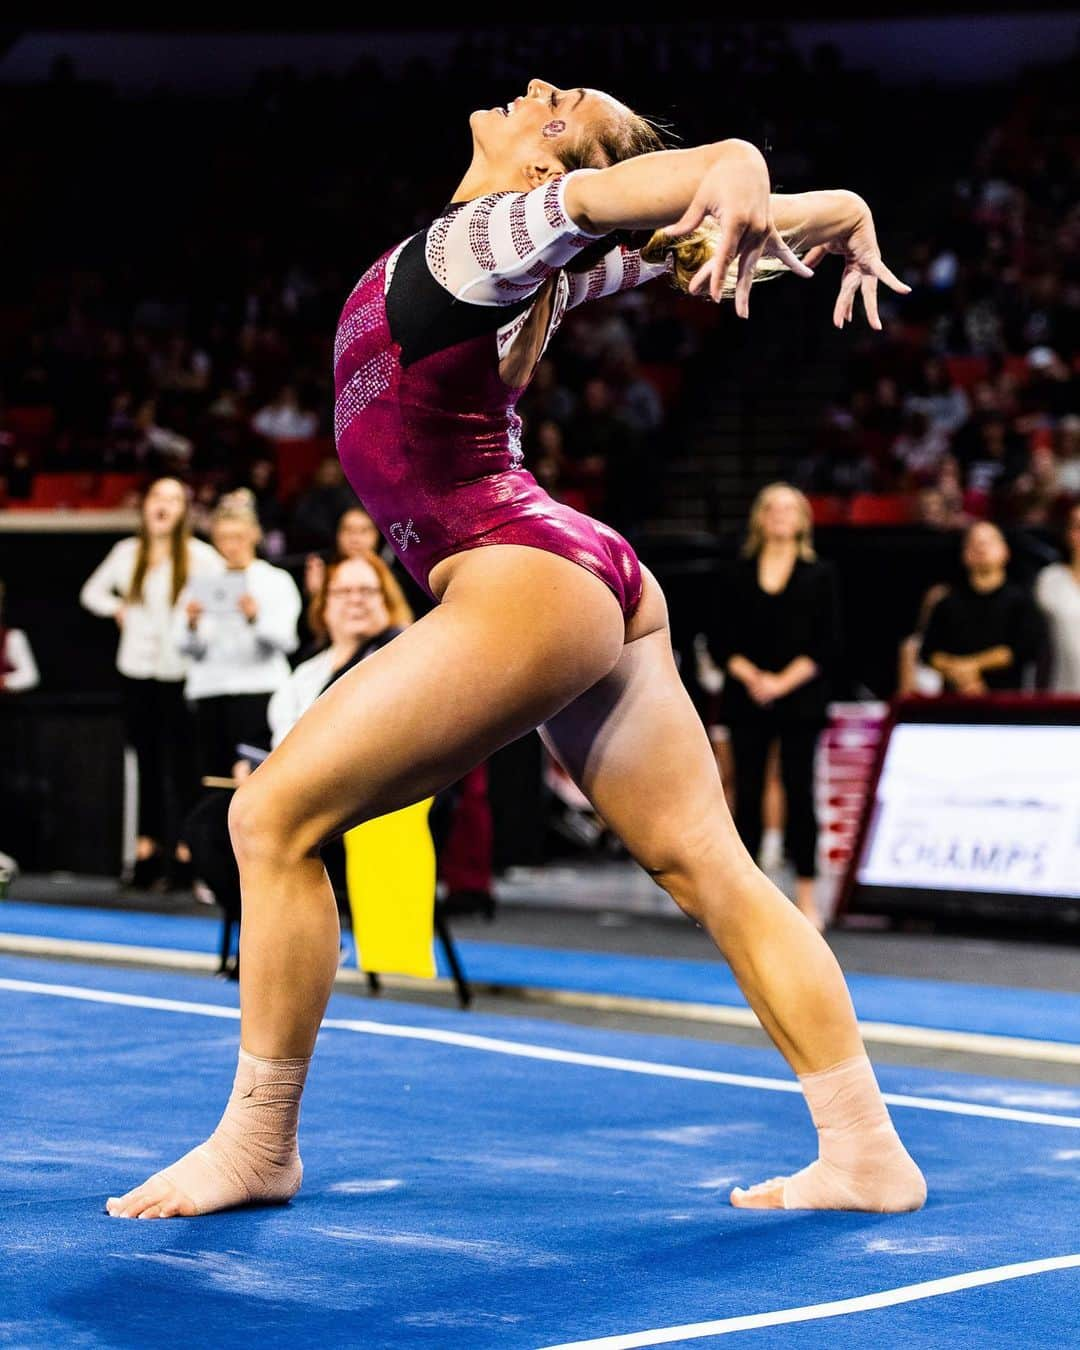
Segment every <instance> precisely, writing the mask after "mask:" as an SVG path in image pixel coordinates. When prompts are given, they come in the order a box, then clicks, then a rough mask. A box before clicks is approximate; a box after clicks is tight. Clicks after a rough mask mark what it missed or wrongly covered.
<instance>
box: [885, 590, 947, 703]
mask: <svg viewBox="0 0 1080 1350" xmlns="http://www.w3.org/2000/svg"><path fill="white" fill-rule="evenodd" d="M948 593H949V588H948V586H946V585H944V584H943V583H938V584H937V585H935V586H931V587H930V589H929V590H928V591H927V592H926V594H925V595H924V596H923V598H922V600H921V601H920V602H919V612H918V615H917V616H916V620H915V630H914V632H912V633H909V634H908V636H907V637H906V638H904V639H903V640H902V641H901V643H900V648H899V655H898V663H897V677H896V696H897V698H909V697H910V696H911V695H912V694H928V695H934V694H940V693H941V692H942V689H943V687H944V681H943V679H942V676H941V673H940V672H939V671H937V670H934V669H933V668H932V667H930V666H928V665H927V664H926V663H925V662H924V661H923V659H922V646H923V641H924V639H925V637H926V625H927V624H928V623H929V622H930V615H931V614H932V613H933V612H934V606H935V605H936V604H937V603H938V601H939V600H941V599H943V598H944V597H945V596H946V595H948Z"/></svg>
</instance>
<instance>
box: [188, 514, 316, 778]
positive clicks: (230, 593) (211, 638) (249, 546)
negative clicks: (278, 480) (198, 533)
mask: <svg viewBox="0 0 1080 1350" xmlns="http://www.w3.org/2000/svg"><path fill="white" fill-rule="evenodd" d="M260 537H261V531H260V528H259V520H258V517H257V515H256V514H255V503H254V499H253V497H252V495H251V493H250V492H249V491H248V490H247V489H245V488H241V489H239V490H237V491H236V492H230V493H227V494H226V495H225V496H224V497H222V499H221V501H220V502H219V503H218V506H217V509H216V510H215V512H214V515H213V520H212V523H211V538H212V539H213V541H214V547H215V548H216V549H217V551H218V553H219V554H220V555H221V558H222V559H223V561H224V569H223V571H222V572H221V573H220V574H219V575H217V576H215V577H212V578H205V579H196V580H193V581H192V582H191V583H190V584H189V586H188V587H187V589H186V590H185V591H184V592H183V593H182V595H181V596H180V603H179V605H178V612H177V615H176V619H175V621H174V629H175V637H176V642H177V645H178V647H179V649H180V650H181V652H183V653H184V655H185V656H187V657H188V658H189V665H188V672H187V682H186V685H185V688H184V693H185V696H186V698H187V700H188V702H189V703H190V705H191V707H192V710H193V711H194V715H195V728H196V743H197V745H198V756H199V772H200V774H201V775H202V776H203V777H206V776H208V775H214V776H218V777H223V776H225V775H227V774H229V773H231V771H232V766H233V764H234V763H235V761H236V756H237V749H236V747H237V745H238V744H240V743H245V744H248V745H262V744H264V743H265V740H266V735H267V722H266V715H267V714H266V710H267V705H268V703H269V702H270V696H271V694H273V693H274V692H275V691H276V690H278V689H280V688H281V686H282V685H283V684H284V683H285V681H286V680H287V679H288V678H289V663H288V661H287V660H286V656H287V654H288V653H289V652H292V651H295V650H296V646H297V642H298V638H297V631H296V625H297V621H298V619H299V618H300V608H301V600H300V593H299V591H298V590H297V589H296V584H295V583H294V581H293V579H292V577H290V576H289V574H288V572H286V571H285V570H284V568H281V567H274V566H273V565H272V564H271V563H268V562H265V561H264V560H263V559H261V558H259V557H257V556H256V549H257V548H258V544H259V540H260Z"/></svg>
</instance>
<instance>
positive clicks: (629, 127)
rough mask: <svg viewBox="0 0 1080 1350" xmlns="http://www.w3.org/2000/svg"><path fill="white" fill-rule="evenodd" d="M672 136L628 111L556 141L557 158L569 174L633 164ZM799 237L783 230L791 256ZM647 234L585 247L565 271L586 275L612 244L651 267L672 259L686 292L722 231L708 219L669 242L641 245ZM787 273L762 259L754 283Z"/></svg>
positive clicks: (726, 290)
mask: <svg viewBox="0 0 1080 1350" xmlns="http://www.w3.org/2000/svg"><path fill="white" fill-rule="evenodd" d="M671 135H672V133H671V129H670V127H668V126H666V125H664V124H663V123H660V122H657V121H654V120H653V119H652V118H649V117H642V116H641V114H640V113H636V112H633V111H632V110H630V109H627V110H626V115H625V116H623V117H611V118H606V119H605V120H604V121H603V122H601V123H600V125H599V126H595V127H593V128H591V129H590V130H589V131H588V132H586V133H585V134H584V135H583V136H579V137H578V138H577V140H576V141H569V142H568V141H565V140H564V141H557V142H556V143H555V153H556V154H557V155H558V157H559V161H560V163H561V164H562V165H563V167H564V168H565V169H566V171H567V172H568V173H569V172H570V171H572V170H573V169H605V168H607V167H608V166H609V165H611V164H621V163H622V162H623V161H624V160H627V159H635V158H637V156H638V155H648V154H652V153H655V152H656V151H657V150H665V149H667V148H668V140H667V139H665V137H671ZM802 233H803V231H802V227H800V228H797V229H792V230H784V231H781V238H782V239H783V240H784V243H785V244H787V246H788V247H789V248H790V249H791V250H792V251H793V252H794V253H798V252H799V248H800V247H801V244H802V238H801V236H802ZM645 234H646V232H644V231H630V230H615V231H613V232H612V233H611V234H606V235H604V237H603V238H602V239H600V240H598V241H597V242H596V243H595V244H593V245H591V246H590V247H589V248H586V249H583V250H582V251H581V252H580V253H579V254H578V255H577V256H576V257H575V258H574V259H573V260H572V261H571V262H570V263H569V264H568V265H567V271H570V272H584V271H589V270H590V269H591V268H592V267H593V266H594V265H595V264H596V262H598V261H599V259H600V258H601V257H602V256H603V255H604V253H606V252H607V251H608V250H609V249H610V248H611V247H612V244H613V243H619V244H626V245H628V246H631V247H635V248H640V249H641V256H642V258H644V260H645V261H646V262H649V263H663V262H666V261H667V259H668V258H672V259H673V260H674V265H673V268H672V280H673V281H674V283H675V285H676V287H677V288H678V289H679V290H681V291H687V292H689V290H690V280H691V278H692V277H693V275H694V273H695V272H697V271H698V269H699V268H701V267H703V266H704V264H705V263H706V262H708V260H709V259H710V258H711V257H712V255H713V254H714V253H715V252H716V241H717V239H718V238H719V237H720V226H719V224H718V223H717V221H716V220H715V219H714V218H713V217H712V216H706V217H705V219H704V220H703V221H702V223H701V224H700V225H699V226H698V228H697V229H696V230H694V231H693V232H692V233H691V234H688V235H684V236H683V237H682V238H681V239H677V238H673V237H672V236H671V235H669V234H668V233H667V232H666V231H665V230H655V231H654V232H653V233H652V234H651V235H648V237H647V239H646V240H645V242H644V244H643V243H642V240H643V239H645ZM790 270H791V269H790V268H789V267H788V265H787V264H786V263H783V262H781V261H780V259H779V258H762V259H760V261H759V262H758V263H757V265H756V266H755V267H754V275H753V277H752V282H753V283H755V284H756V283H757V282H759V281H769V280H771V279H772V278H774V277H778V276H780V275H781V274H782V273H784V272H788V271H790ZM738 274H739V268H738V261H737V260H736V261H735V262H734V263H733V264H732V265H731V267H730V268H729V269H728V274H727V276H726V277H725V278H724V285H723V289H722V291H721V295H722V298H723V299H725V300H730V299H731V297H732V296H733V295H734V294H735V282H736V279H737V277H738Z"/></svg>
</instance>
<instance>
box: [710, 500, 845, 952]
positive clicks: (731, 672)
mask: <svg viewBox="0 0 1080 1350" xmlns="http://www.w3.org/2000/svg"><path fill="white" fill-rule="evenodd" d="M743 553H744V558H743V561H741V562H740V563H739V564H738V565H737V566H736V568H735V571H734V575H733V577H732V580H731V584H730V587H729V589H728V593H727V595H726V597H725V605H724V609H723V613H722V618H721V622H720V624H719V627H718V630H717V634H716V637H715V639H714V644H713V645H714V651H715V652H716V655H717V658H718V661H719V664H720V665H721V666H722V667H723V669H724V670H725V672H726V674H727V676H728V678H727V680H726V681H725V684H724V701H723V716H724V721H725V722H726V723H727V725H728V726H729V727H730V729H731V748H732V751H733V754H734V758H735V823H736V826H737V828H738V831H739V834H740V836H741V837H742V841H743V843H744V844H745V845H746V848H747V850H748V851H749V853H750V855H751V856H752V857H754V858H756V857H757V856H758V853H759V850H760V848H761V836H762V796H763V793H764V790H765V782H766V765H767V763H768V757H769V748H770V746H771V745H772V744H773V742H774V741H778V742H779V746H780V777H781V780H782V782H783V785H784V795H785V799H786V824H785V840H784V842H785V851H786V854H787V856H788V858H789V859H790V861H791V862H792V863H793V864H794V867H795V873H796V903H797V904H798V906H799V908H800V910H802V912H803V913H804V914H805V915H806V917H807V918H808V919H810V920H811V922H812V923H814V924H815V926H817V927H821V926H822V925H821V920H820V916H819V913H818V908H817V900H816V894H815V891H816V887H815V878H816V876H817V836H818V828H817V815H816V812H815V809H814V752H815V749H816V747H817V739H818V735H819V733H820V731H821V728H822V727H823V726H824V724H825V712H826V704H827V702H828V687H829V674H830V670H831V667H832V664H833V662H834V660H835V652H836V648H837V645H838V642H839V621H838V614H837V598H836V588H835V582H834V578H833V571H832V568H831V566H830V565H829V564H828V563H824V562H820V561H819V560H818V558H817V555H816V554H815V552H814V546H813V522H812V517H811V513H810V504H809V502H808V501H807V499H806V498H805V497H804V496H803V494H802V493H801V492H799V491H797V490H796V489H795V488H793V487H790V486H789V485H788V484H786V483H773V484H771V485H770V486H769V487H766V488H764V489H762V491H761V492H760V493H759V494H758V496H757V498H756V499H755V501H754V504H753V506H752V507H751V511H750V521H749V526H748V530H747V540H746V544H745V547H744V549H743Z"/></svg>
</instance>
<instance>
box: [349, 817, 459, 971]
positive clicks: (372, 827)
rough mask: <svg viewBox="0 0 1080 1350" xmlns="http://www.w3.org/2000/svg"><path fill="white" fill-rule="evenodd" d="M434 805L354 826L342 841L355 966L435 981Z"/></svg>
mask: <svg viewBox="0 0 1080 1350" xmlns="http://www.w3.org/2000/svg"><path fill="white" fill-rule="evenodd" d="M433 800H434V799H433V798H431V797H429V798H428V799H427V800H426V801H423V802H417V804H416V805H415V806H407V807H405V809H404V810H402V811H393V812H391V813H390V815H388V816H377V817H376V819H375V820H367V821H365V822H364V823H363V825H357V826H355V828H353V829H351V830H349V831H348V832H347V833H346V834H345V836H344V842H345V876H346V880H347V883H348V888H349V908H350V909H351V910H352V922H353V937H354V938H355V940H356V951H357V965H358V966H359V967H360V969H361V970H372V971H377V972H383V973H386V974H395V975H416V976H420V977H421V978H427V979H434V977H435V973H436V972H435V950H434V942H435V917H434V916H435V845H434V844H433V843H432V841H431V831H430V830H429V829H428V812H429V811H430V810H431V803H432V801H433Z"/></svg>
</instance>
